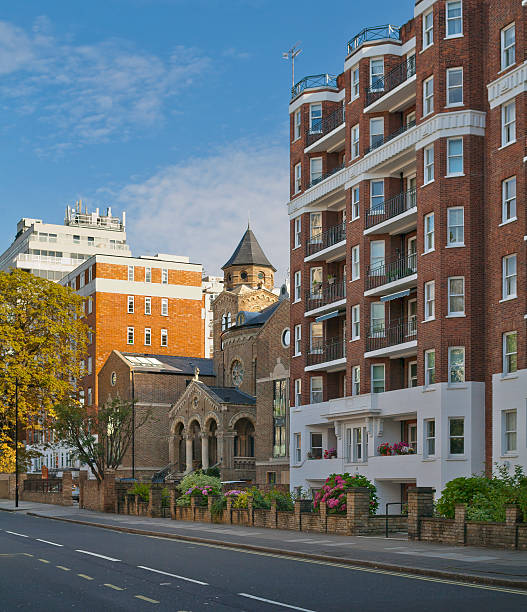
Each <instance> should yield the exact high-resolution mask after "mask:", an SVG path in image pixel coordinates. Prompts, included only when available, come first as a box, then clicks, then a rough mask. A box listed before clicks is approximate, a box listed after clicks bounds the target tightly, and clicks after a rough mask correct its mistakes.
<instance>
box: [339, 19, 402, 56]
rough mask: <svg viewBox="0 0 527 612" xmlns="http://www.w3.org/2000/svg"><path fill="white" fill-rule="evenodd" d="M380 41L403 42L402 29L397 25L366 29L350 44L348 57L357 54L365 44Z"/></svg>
mask: <svg viewBox="0 0 527 612" xmlns="http://www.w3.org/2000/svg"><path fill="white" fill-rule="evenodd" d="M380 40H396V41H398V42H400V40H401V28H400V26H396V25H391V24H387V25H382V26H375V27H373V28H364V30H361V31H360V32H359V33H358V34H357V35H356V36H354V37H353V38H352V39H351V40H350V41H349V42H348V55H351V54H352V53H355V51H356V50H357V49H359V48H360V47H362V45H363V44H364V43H367V42H372V41H380Z"/></svg>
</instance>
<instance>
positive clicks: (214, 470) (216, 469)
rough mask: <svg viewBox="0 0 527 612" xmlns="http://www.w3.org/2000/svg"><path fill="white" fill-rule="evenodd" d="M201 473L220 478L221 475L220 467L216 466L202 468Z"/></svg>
mask: <svg viewBox="0 0 527 612" xmlns="http://www.w3.org/2000/svg"><path fill="white" fill-rule="evenodd" d="M203 473H204V474H205V476H213V477H214V478H220V476H221V474H220V468H219V467H216V466H214V467H211V468H207V469H206V470H203Z"/></svg>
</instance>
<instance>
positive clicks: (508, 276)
mask: <svg viewBox="0 0 527 612" xmlns="http://www.w3.org/2000/svg"><path fill="white" fill-rule="evenodd" d="M512 261H514V272H512V273H511V271H510V263H509V262H512ZM516 297H518V257H517V255H516V253H512V254H511V255H505V257H503V258H502V299H503V300H511V299H513V298H516Z"/></svg>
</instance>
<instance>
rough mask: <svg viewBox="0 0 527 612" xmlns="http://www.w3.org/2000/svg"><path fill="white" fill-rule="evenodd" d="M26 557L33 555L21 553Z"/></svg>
mask: <svg viewBox="0 0 527 612" xmlns="http://www.w3.org/2000/svg"><path fill="white" fill-rule="evenodd" d="M22 554H23V555H24V556H26V557H34V556H35V555H30V554H29V553H22Z"/></svg>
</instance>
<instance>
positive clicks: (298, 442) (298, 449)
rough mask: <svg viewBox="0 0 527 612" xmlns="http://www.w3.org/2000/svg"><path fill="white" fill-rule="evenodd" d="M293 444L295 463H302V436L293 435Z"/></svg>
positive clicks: (298, 434)
mask: <svg viewBox="0 0 527 612" xmlns="http://www.w3.org/2000/svg"><path fill="white" fill-rule="evenodd" d="M293 436H294V442H295V462H296V463H297V464H298V463H302V434H300V433H295V434H293Z"/></svg>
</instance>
